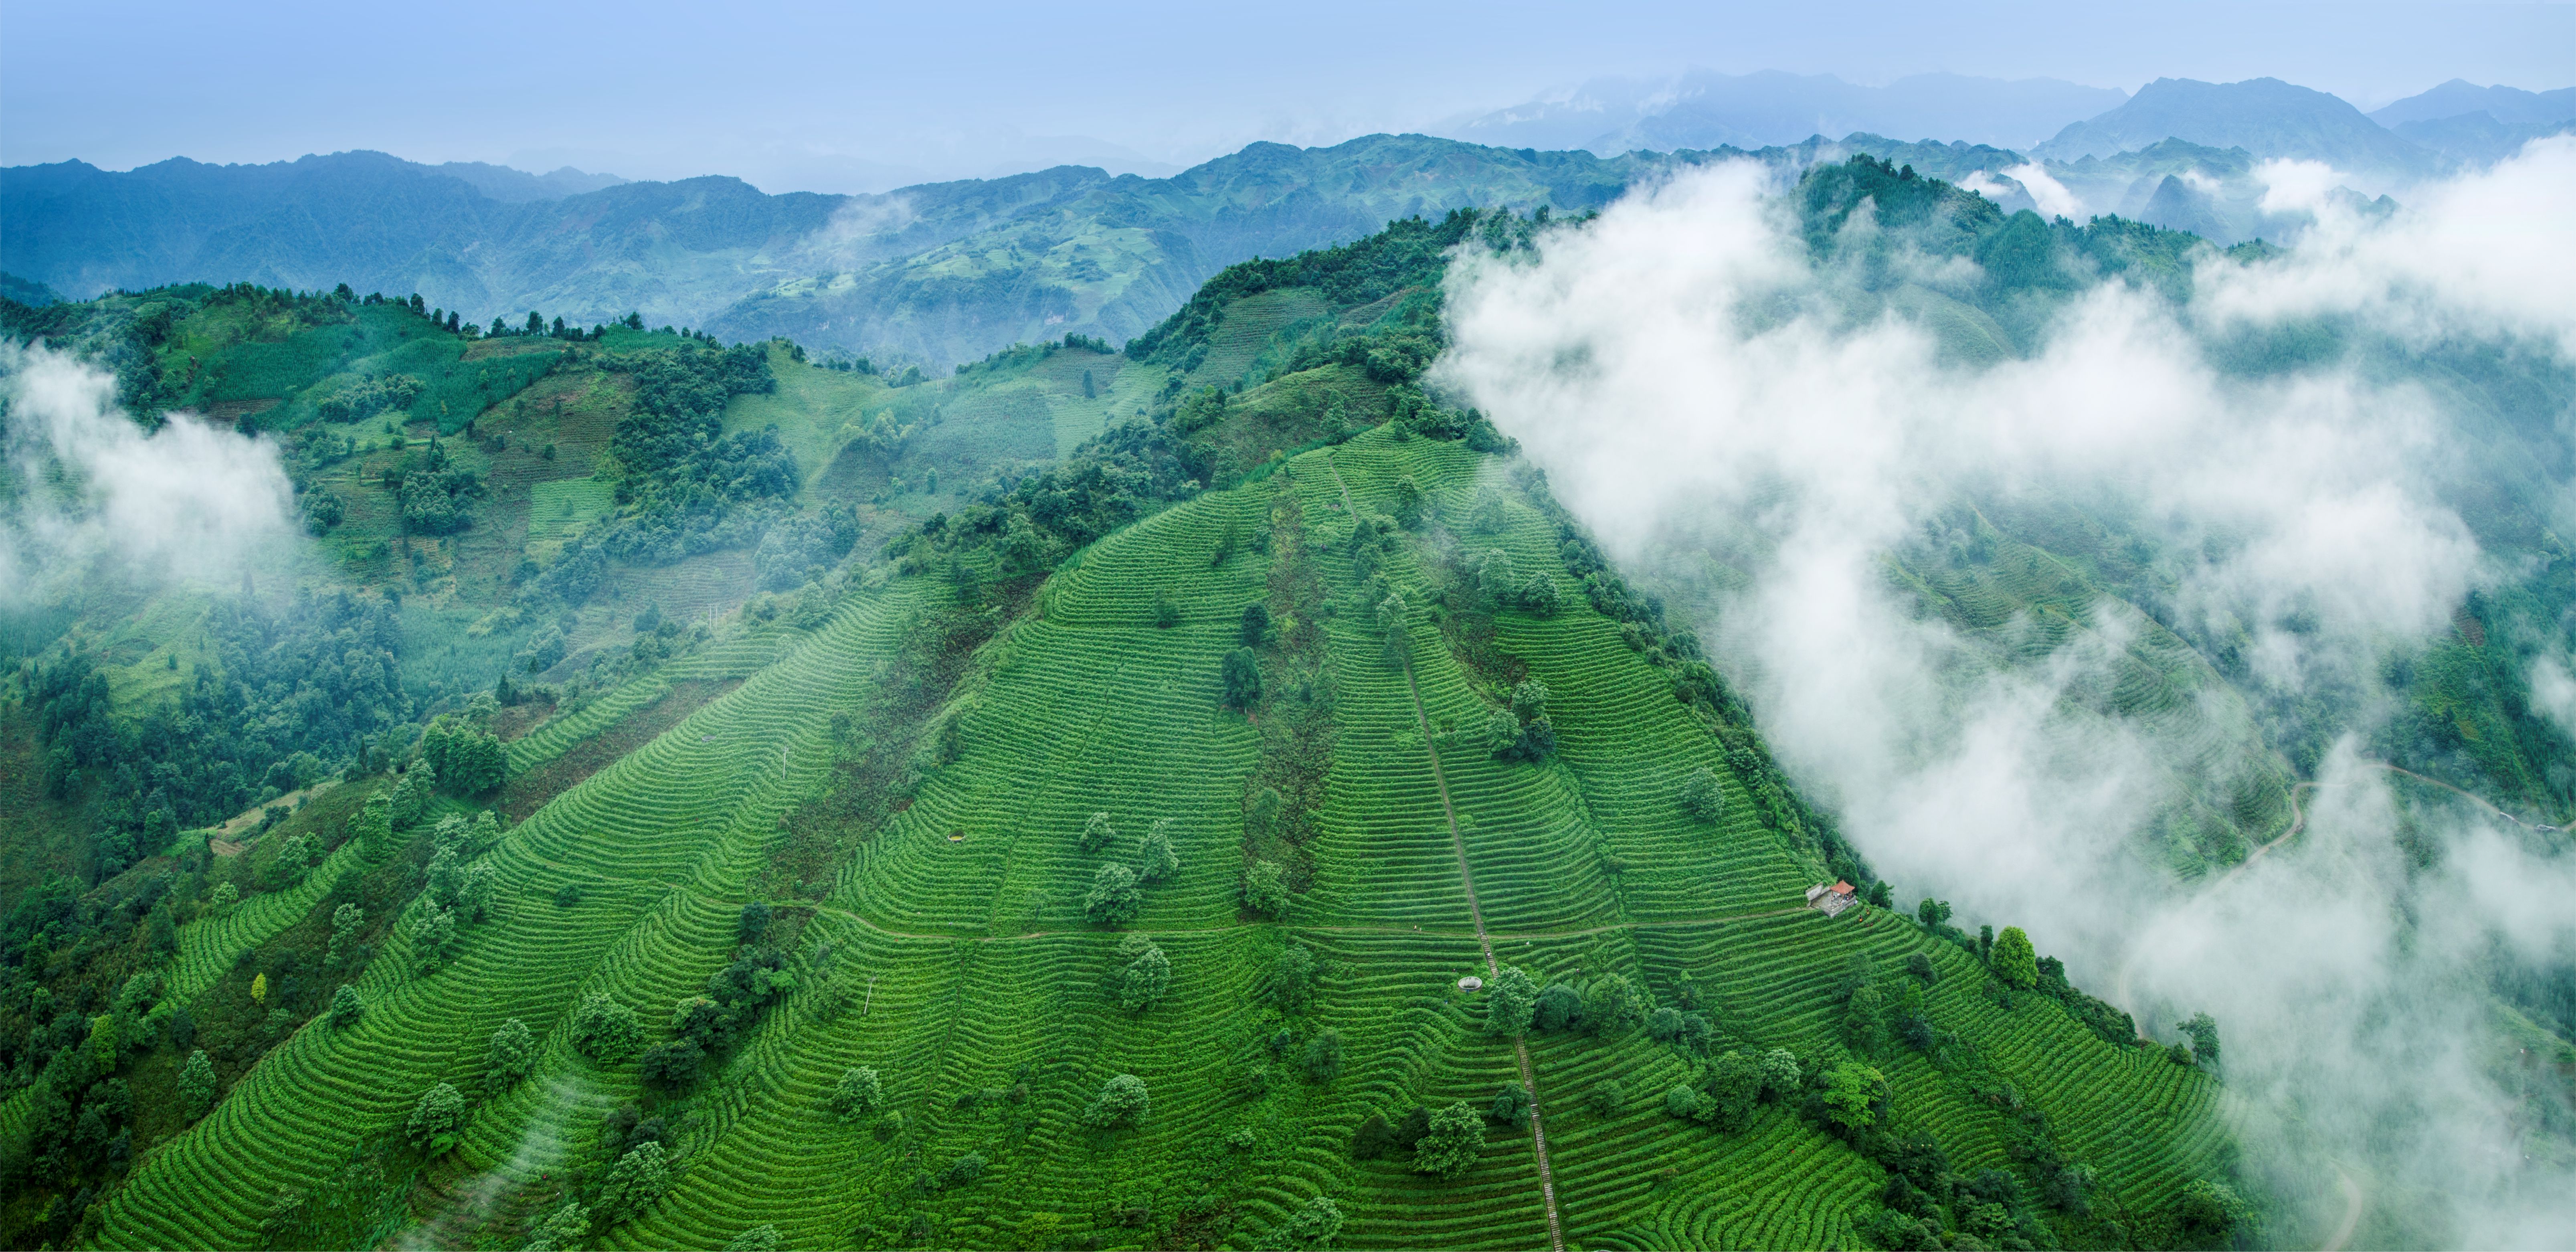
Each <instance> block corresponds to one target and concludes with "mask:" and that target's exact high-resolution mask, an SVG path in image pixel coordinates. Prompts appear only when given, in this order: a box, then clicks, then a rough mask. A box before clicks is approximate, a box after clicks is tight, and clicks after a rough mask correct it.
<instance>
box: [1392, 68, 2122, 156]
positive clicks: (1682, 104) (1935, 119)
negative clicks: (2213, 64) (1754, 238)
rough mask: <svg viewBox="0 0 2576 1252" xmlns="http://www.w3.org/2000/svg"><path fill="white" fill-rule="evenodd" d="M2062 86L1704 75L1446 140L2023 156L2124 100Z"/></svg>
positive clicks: (1641, 85) (1576, 96) (1536, 108)
mask: <svg viewBox="0 0 2576 1252" xmlns="http://www.w3.org/2000/svg"><path fill="white" fill-rule="evenodd" d="M2127 98H2128V97H2127V94H2126V93H2124V92H2121V91H2118V90H2116V89H2112V88H2105V87H2086V86H2081V85H2079V84H2076V83H2069V82H2063V81H2060V80H2058V79H2053V78H2026V79H2015V80H2010V81H2007V80H2004V79H1999V78H1972V77H1968V76H1966V75H1960V74H1917V75H1914V76H1912V77H1908V78H1901V79H1898V80H1897V81H1895V82H1893V83H1890V84H1888V85H1887V86H1884V87H1863V86H1859V85H1856V84H1853V83H1847V82H1844V81H1843V80H1842V79H1840V78H1836V77H1834V76H1833V75H1830V74H1813V75H1801V74H1788V73H1782V72H1780V71H1777V70H1765V71H1762V72H1759V73H1753V74H1734V75H1730V74H1716V73H1710V72H1707V71H1695V72H1692V73H1688V74H1684V75H1681V76H1679V77H1677V78H1673V79H1663V80H1649V79H1629V78H1603V79H1595V80H1593V81H1591V82H1587V83H1584V84H1583V85H1581V86H1579V87H1575V88H1572V89H1570V90H1567V91H1564V92H1559V93H1555V94H1553V95H1550V96H1546V97H1542V98H1540V99H1537V100H1533V101H1530V102H1528V103H1525V104H1518V105H1514V106H1512V107H1511V108H1508V109H1498V110H1495V111H1493V112H1491V113H1486V114H1482V115H1480V116H1476V117H1471V118H1467V119H1464V120H1462V121H1460V122H1457V123H1455V124H1453V125H1451V126H1447V127H1443V128H1441V130H1442V133H1444V134H1448V135H1451V136H1454V137H1456V138H1459V139H1466V140H1472V141H1474V142H1477V143H1487V144H1494V145H1496V146H1500V147H1532V148H1578V147H1579V148H1587V149H1589V150H1591V151H1594V152H1598V153H1603V154H1605V155H1606V154H1615V153H1619V152H1626V151H1631V150H1634V149H1640V148H1643V149H1650V150H1654V151H1667V152H1668V151H1676V150H1681V149H1697V148H1715V147H1719V146H1722V145H1731V146H1734V147H1740V148H1760V147H1765V146H1769V145H1774V144H1795V143H1798V142H1799V141H1801V140H1804V139H1806V138H1808V137H1809V136H1814V135H1848V134H1851V133H1853V132H1856V131H1860V132H1870V133H1874V134H1882V135H1897V136H1913V137H1915V138H1918V139H1919V138H1924V137H1927V136H1937V137H1941V138H1944V139H1956V140H1962V141H1965V142H1967V143H1971V144H1987V145H1993V146H1997V147H2007V148H2009V147H2017V146H2026V145H2028V144H2031V143H2035V142H2037V141H2039V140H2040V139H2043V138H2045V137H2047V136H2049V135H2052V134H2055V133H2056V132H2057V131H2058V130H2059V129H2061V128H2063V127H2064V126H2066V125H2067V124H2068V123H2070V122H2073V121H2076V120H2078V119H2080V118H2085V117H2090V116H2093V115H2094V114H2097V113H2100V112H2102V111H2103V110H2106V109H2110V108H2113V107H2116V106H2117V105H2119V104H2120V103H2121V102H2122V101H2123V100H2126V99H2127Z"/></svg>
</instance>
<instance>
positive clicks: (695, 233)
mask: <svg viewBox="0 0 2576 1252" xmlns="http://www.w3.org/2000/svg"><path fill="white" fill-rule="evenodd" d="M1652 164H1653V163H1652V162H1648V161H1645V160H1642V159H1635V158H1615V159H1604V158H1600V157H1595V156H1593V155H1591V154H1589V153H1580V152H1574V153H1567V152H1551V153H1523V152H1515V151H1509V150H1504V149H1497V148H1485V147H1478V146H1476V145H1471V144H1464V143H1459V142H1456V141H1454V140H1444V139H1434V138H1429V137H1425V136H1419V135H1414V136H1386V135H1377V136H1370V137H1367V138H1364V139H1358V140H1353V141H1351V142H1349V143H1345V144H1341V145H1338V146H1336V147H1332V148H1312V149H1299V148H1292V147H1288V146H1285V145H1282V144H1269V143H1264V144H1254V145H1252V146H1251V147H1248V148H1246V149H1244V150H1243V151H1241V152H1237V153H1235V154H1233V155H1230V156H1227V157H1223V158H1220V159H1218V160H1215V161H1211V162H1208V163H1206V164H1204V165H1201V166H1198V167H1196V168H1194V169H1190V170H1187V171H1184V172H1182V173H1181V174H1179V175H1176V176H1174V177H1171V178H1167V179H1145V178H1139V177H1136V176H1134V175H1121V176H1117V177H1112V176H1111V175H1109V174H1107V173H1105V172H1103V171H1101V170H1099V169H1095V168H1089V167H1083V166H1062V167H1058V168H1056V169H1051V170H1044V171H1040V172H1038V173H1034V174H1023V175H1017V176H1014V177H1009V178H997V179H989V180H973V181H965V182H953V183H935V184H927V185H923V186H917V187H908V188H904V189H902V190H899V191H895V192H890V193H885V194H880V195H865V196H826V195H815V194H811V193H804V192H795V193H789V194H785V195H776V196H773V195H766V194H763V193H762V192H760V191H759V190H757V189H755V188H753V187H751V186H750V185H749V184H746V183H744V182H741V181H740V180H737V179H732V178H722V177H707V178H693V179H687V180H683V181H680V182H673V183H656V182H632V183H630V182H616V181H613V180H610V185H607V186H599V187H595V189H584V185H585V183H593V184H595V183H597V182H600V181H602V180H603V179H606V178H607V176H601V175H586V174H582V173H580V172H579V171H571V170H563V171H557V172H556V173H554V174H549V175H544V176H536V175H528V174H522V173H519V172H518V171H514V170H505V169H500V168H498V167H492V166H436V167H433V166H425V165H417V164H413V163H411V162H406V161H402V160H399V159H396V158H394V157H391V156H387V155H385V154H382V153H375V152H347V153H339V154H335V155H331V156H311V157H305V158H303V159H301V160H297V161H290V162H279V163H275V164H271V165H257V166H215V165H205V164H200V163H198V162H194V161H188V160H171V161H164V162H161V163H159V164H156V165H150V166H146V167H143V168H141V169H137V170H133V171H129V172H125V173H110V172H108V171H104V170H100V169H97V168H95V167H93V166H90V165H87V164H84V163H81V162H77V161H74V162H64V163H61V164H56V165H44V166H21V167H15V168H11V169H7V170H5V171H0V219H5V220H6V221H7V222H8V224H9V229H8V231H7V232H6V235H5V237H0V269H5V270H6V271H7V272H8V273H9V274H11V275H13V276H15V278H16V279H17V280H20V281H22V282H23V283H28V284H42V285H43V286H45V287H49V288H51V289H53V290H55V291H58V292H61V293H63V294H65V295H68V296H71V297H74V298H87V297H88V296H91V295H94V294H97V293H98V292H101V291H104V290H108V289H112V288H129V289H141V288H146V287H151V286H155V285H159V284H164V283H173V282H183V281H203V282H218V283H220V282H234V281H249V282H255V283H259V284H262V285H267V286H288V287H296V288H303V289H313V288H325V289H327V288H329V287H331V286H333V285H335V284H338V283H343V282H345V283H348V284H350V285H351V286H352V287H355V288H356V289H358V290H359V291H360V292H366V291H370V290H379V291H385V292H390V293H397V294H408V293H410V292H415V291H417V292H419V293H420V294H421V295H422V296H423V298H424V299H426V300H427V301H428V302H430V303H431V304H434V305H438V306H440V307H443V308H450V309H459V310H463V311H466V312H467V313H469V314H470V315H472V316H474V317H475V318H476V319H477V320H482V319H486V318H490V317H495V316H506V317H509V318H511V319H513V320H515V319H517V318H519V317H521V316H523V315H524V314H525V312H527V311H529V310H542V311H544V312H545V313H546V314H548V315H549V316H555V315H560V316H563V317H565V318H567V319H569V320H572V321H575V322H582V323H598V322H606V321H610V320H614V319H616V318H619V317H622V316H624V315H625V314H626V313H627V312H629V311H640V312H641V313H643V314H644V316H645V318H646V319H647V320H648V321H650V322H652V323H654V324H656V325H659V324H665V323H668V324H675V325H681V326H689V327H699V328H704V329H708V330H712V331H714V332H716V333H718V334H721V335H724V336H725V337H727V338H735V339H741V338H761V337H765V336H768V335H771V334H789V335H793V336H794V337H796V338H797V339H798V340H800V341H801V342H804V343H807V344H809V345H813V346H817V347H826V346H829V347H838V348H842V349H845V350H849V351H853V352H860V353H870V354H877V355H880V356H886V357H891V358H895V359H899V360H913V361H918V362H921V363H925V364H931V365H945V364H948V363H951V362H955V361H959V360H967V359H973V358H977V357H981V356H983V355H985V354H986V353H989V352H991V351H993V350H995V349H998V348H1002V347H1006V346H1008V345H1010V344H1012V343H1014V342H1018V341H1023V340H1028V341H1034V340H1038V339H1044V338H1060V337H1062V336H1063V335H1065V334H1066V333H1069V332H1078V333H1082V334H1088V335H1099V336H1105V337H1107V338H1110V339H1116V340H1123V339H1125V338H1127V337H1130V336H1132V335H1135V334H1137V333H1140V332H1142V331H1143V330H1144V329H1145V328H1147V327H1148V326H1151V325H1152V324H1154V323H1155V322H1157V321H1159V320H1161V319H1162V318H1163V317H1165V316H1166V315H1168V314H1169V313H1170V312H1171V311H1172V310H1173V309H1174V308H1177V307H1179V304H1180V302H1181V301H1182V300H1183V299H1185V298H1187V296H1188V295H1189V293H1190V292H1191V291H1193V290H1196V288H1197V287H1198V285H1199V284H1200V283H1202V282H1204V281H1205V280H1206V279H1207V278H1208V277H1209V276H1210V275H1212V274H1214V273H1215V272H1216V271H1217V270H1219V269H1221V268H1223V267H1224V266H1226V265H1229V264H1232V263H1234V262H1237V261H1241V260H1245V259H1248V258H1251V257H1256V256H1281V255H1288V254H1293V253H1295V252H1298V251H1301V250H1304V249H1307V248H1312V247H1317V246H1321V245H1326V244H1330V243H1334V242H1338V241H1341V240H1346V239H1351V238H1356V237H1358V236H1361V235H1365V234H1368V233H1370V232H1371V231H1373V230H1375V229H1377V228H1379V227H1380V226H1382V225H1384V224H1385V223H1386V222H1387V221H1389V220H1391V219H1395V218H1402V217H1408V216H1412V215H1415V214H1422V215H1427V216H1431V217H1437V216H1439V215H1440V214H1442V213H1445V212H1446V211H1448V210H1450V209H1453V208H1460V207H1465V206H1469V205H1478V206H1487V207H1491V206H1496V205H1508V206H1512V207H1515V208H1520V209H1524V210H1527V209H1533V208H1536V207H1537V206H1540V205H1551V206H1554V207H1556V208H1558V209H1561V210H1579V209H1583V208H1591V207H1597V206H1600V205H1602V204H1606V203H1608V202H1609V201H1610V200H1611V199H1614V198H1616V197H1617V196H1618V194H1619V193H1620V192H1621V191H1622V190H1624V189H1625V188H1626V187H1627V186H1628V185H1629V183H1631V182H1632V181H1634V180H1635V178H1637V177H1638V176H1639V174H1640V173H1642V172H1643V171H1644V170H1645V169H1647V168H1650V167H1651V165H1652ZM28 290H34V288H32V287H30V288H28Z"/></svg>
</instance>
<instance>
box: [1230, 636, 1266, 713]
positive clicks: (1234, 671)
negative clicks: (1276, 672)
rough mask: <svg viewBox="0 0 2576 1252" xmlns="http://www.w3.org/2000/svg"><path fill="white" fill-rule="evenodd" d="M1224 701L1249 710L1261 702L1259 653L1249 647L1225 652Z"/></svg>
mask: <svg viewBox="0 0 2576 1252" xmlns="http://www.w3.org/2000/svg"><path fill="white" fill-rule="evenodd" d="M1223 670H1224V676H1225V702H1226V703H1227V704H1228V705H1230V706H1232V707H1234V708H1238V709H1243V710H1245V711H1247V712H1249V711H1250V710H1251V708H1252V706H1253V705H1255V704H1258V703H1260V702H1261V655H1260V654H1259V653H1257V652H1254V651H1253V650H1252V649H1250V648H1236V649H1235V650H1233V651H1231V652H1228V653H1226V654H1225V664H1224V666H1223Z"/></svg>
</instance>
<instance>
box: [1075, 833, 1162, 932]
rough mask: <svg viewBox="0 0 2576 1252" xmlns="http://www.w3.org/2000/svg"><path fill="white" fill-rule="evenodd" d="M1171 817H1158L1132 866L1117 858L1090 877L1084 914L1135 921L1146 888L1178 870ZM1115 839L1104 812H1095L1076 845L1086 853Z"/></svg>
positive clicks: (1108, 921)
mask: <svg viewBox="0 0 2576 1252" xmlns="http://www.w3.org/2000/svg"><path fill="white" fill-rule="evenodd" d="M1174 830H1175V826H1174V825H1173V822H1172V819H1171V818H1168V817H1158V818H1155V819H1154V824H1153V826H1152V827H1151V828H1149V829H1148V830H1147V831H1146V832H1145V837H1144V838H1143V839H1142V840H1140V841H1139V842H1138V844H1137V848H1136V862H1135V864H1134V865H1133V866H1132V867H1131V866H1128V865H1123V864H1120V863H1118V862H1116V861H1112V862H1109V863H1108V864H1105V865H1102V866H1101V867H1100V869H1099V871H1098V872H1097V873H1096V874H1094V875H1093V876H1092V880H1091V890H1089V891H1088V892H1085V893H1084V894H1083V897H1082V912H1083V915H1084V916H1086V917H1088V918H1090V919H1091V920H1093V921H1095V922H1099V923H1101V924H1103V925H1109V926H1124V925H1126V924H1127V923H1129V922H1132V921H1135V920H1136V915H1137V914H1139V913H1142V912H1144V910H1145V888H1147V887H1149V886H1152V885H1153V884H1155V883H1158V882H1162V881H1163V880H1165V879H1168V878H1170V877H1171V876H1172V875H1174V874H1176V873H1178V872H1180V868H1181V858H1180V854H1179V853H1178V852H1177V851H1176V850H1175V849H1174V847H1173V843H1172V835H1173V831H1174ZM1117 838H1118V830H1117V828H1116V827H1115V826H1113V825H1111V824H1110V821H1109V815H1108V814H1107V813H1094V814H1092V815H1091V818H1090V820H1089V821H1087V822H1085V823H1083V827H1082V834H1081V836H1080V838H1079V839H1078V840H1077V841H1076V846H1077V847H1079V848H1081V850H1082V851H1084V852H1086V853H1098V852H1102V851H1105V850H1107V849H1108V847H1109V845H1110V844H1111V843H1112V842H1114V841H1116V839H1117Z"/></svg>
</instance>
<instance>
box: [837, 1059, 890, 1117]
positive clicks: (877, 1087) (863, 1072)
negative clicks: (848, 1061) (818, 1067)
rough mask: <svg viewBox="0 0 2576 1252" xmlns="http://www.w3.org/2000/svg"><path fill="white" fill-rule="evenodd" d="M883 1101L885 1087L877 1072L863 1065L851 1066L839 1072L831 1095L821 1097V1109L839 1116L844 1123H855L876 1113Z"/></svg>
mask: <svg viewBox="0 0 2576 1252" xmlns="http://www.w3.org/2000/svg"><path fill="white" fill-rule="evenodd" d="M884 1099H885V1086H884V1084H883V1083H881V1082H879V1081H878V1079H877V1072H876V1070H874V1069H873V1068H870V1067H868V1066H864V1065H853V1066H851V1067H850V1068H848V1069H845V1070H842V1071H841V1080H840V1081H839V1082H836V1083H834V1084H832V1094H830V1095H828V1096H825V1097H823V1107H825V1108H828V1109H830V1110H832V1111H833V1112H835V1113H838V1114H840V1115H841V1120H842V1121H845V1122H855V1121H858V1120H860V1119H861V1118H864V1117H866V1116H867V1115H868V1114H870V1113H873V1112H876V1111H877V1105H878V1104H879V1103H881V1102H882V1101H883V1100H884Z"/></svg>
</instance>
